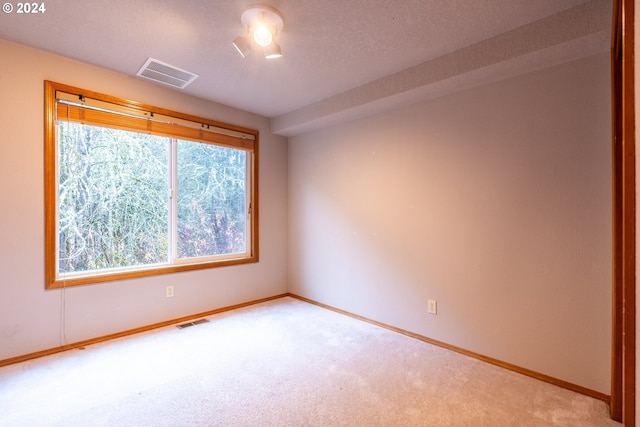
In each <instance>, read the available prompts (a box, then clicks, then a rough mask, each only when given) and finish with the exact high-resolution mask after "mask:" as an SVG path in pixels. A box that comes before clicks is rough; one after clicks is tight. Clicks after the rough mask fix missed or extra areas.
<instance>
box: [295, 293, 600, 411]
mask: <svg viewBox="0 0 640 427" xmlns="http://www.w3.org/2000/svg"><path fill="white" fill-rule="evenodd" d="M287 295H288V296H290V297H292V298H296V299H299V300H300V301H304V302H307V303H309V304H313V305H316V306H318V307H322V308H325V309H327V310H331V311H335V312H336V313H340V314H344V315H346V316H349V317H353V318H354V319H358V320H362V321H364V322H367V323H371V324H373V325H376V326H380V327H382V328H385V329H388V330H391V331H394V332H397V333H400V334H403V335H406V336H408V337H411V338H415V339H417V340H420V341H424V342H426V343H429V344H433V345H436V346H438V347H442V348H446V349H447V350H451V351H455V352H456V353H460V354H463V355H465V356H469V357H473V358H474V359H478V360H482V361H483V362H486V363H490V364H492V365H496V366H500V367H501V368H504V369H508V370H509V371H513V372H516V373H518V374H522V375H526V376H527V377H531V378H535V379H537V380H540V381H544V382H546V383H549V384H553V385H555V386H558V387H562V388H564V389H567V390H571V391H575V392H576V393H580V394H584V395H586V396H589V397H593V398H594V399H598V400H602V401H603V402H605V403H607V404H609V403H610V400H611V397H610V396H609V395H607V394H604V393H600V392H599V391H595V390H591V389H589V388H586V387H582V386H580V385H577V384H573V383H570V382H568V381H564V380H561V379H558V378H554V377H551V376H549V375H545V374H541V373H540V372H536V371H532V370H530V369H527V368H523V367H521V366H517V365H514V364H512V363H508V362H503V361H502V360H498V359H494V358H493V357H489V356H485V355H482V354H480V353H476V352H473V351H469V350H466V349H464V348H461V347H457V346H455V345H451V344H447V343H445V342H442V341H438V340H434V339H432V338H429V337H425V336H424V335H420V334H416V333H413V332H409V331H407V330H404V329H400V328H396V327H395V326H391V325H387V324H385V323H381V322H378V321H375V320H372V319H369V318H366V317H363V316H360V315H357V314H353V313H350V312H348V311H345V310H341V309H339V308H335V307H332V306H330V305H326V304H323V303H321V302H317V301H314V300H311V299H308V298H305V297H302V296H300V295H295V294H292V293H289V294H287Z"/></svg>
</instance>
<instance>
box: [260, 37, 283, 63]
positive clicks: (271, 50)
mask: <svg viewBox="0 0 640 427" xmlns="http://www.w3.org/2000/svg"><path fill="white" fill-rule="evenodd" d="M281 56H282V50H281V49H280V45H279V44H278V43H276V41H275V40H274V41H273V42H272V43H271V44H270V45H269V46H267V47H265V48H264V57H265V58H267V59H273V58H280V57H281Z"/></svg>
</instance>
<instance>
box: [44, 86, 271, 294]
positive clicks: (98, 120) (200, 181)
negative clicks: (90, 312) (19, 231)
mask: <svg viewBox="0 0 640 427" xmlns="http://www.w3.org/2000/svg"><path fill="white" fill-rule="evenodd" d="M45 91H46V96H45V103H46V107H45V112H46V115H45V218H46V219H45V239H46V241H45V247H46V257H45V263H46V286H47V288H57V287H63V286H73V285H83V284H89V283H97V282H104V281H111V280H120V279H126V278H133V277H141V276H149V275H156V274H164V273H171V272H177V271H184V270H192V269H199V268H211V267H217V266H226V265H232V264H241V263H248V262H257V261H258V253H257V248H258V237H257V236H258V234H257V231H258V221H257V207H258V206H257V199H258V198H257V179H256V177H257V164H258V158H257V144H258V132H257V131H255V130H250V129H244V128H240V127H237V126H232V125H227V124H223V123H219V122H215V121H212V120H208V119H202V118H198V117H193V116H190V115H186V114H181V113H177V112H173V111H169V110H165V109H161V108H157V107H151V106H147V105H142V104H140V103H136V102H132V101H125V100H122V99H118V98H114V97H112V96H108V95H102V94H99V93H95V92H90V91H87V90H83V89H78V88H74V87H70V86H66V85H62V84H58V83H53V82H45Z"/></svg>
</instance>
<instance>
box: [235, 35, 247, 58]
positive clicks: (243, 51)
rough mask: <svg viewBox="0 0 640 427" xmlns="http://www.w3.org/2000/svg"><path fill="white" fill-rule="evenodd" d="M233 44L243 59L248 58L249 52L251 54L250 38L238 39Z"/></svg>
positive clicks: (241, 37)
mask: <svg viewBox="0 0 640 427" xmlns="http://www.w3.org/2000/svg"><path fill="white" fill-rule="evenodd" d="M232 43H233V46H234V47H235V48H236V50H237V51H238V53H239V54H240V55H241V56H242V57H243V58H246V57H247V55H248V54H249V52H251V41H250V40H249V37H248V36H240V37H236V38H235V40H234V41H233V42H232Z"/></svg>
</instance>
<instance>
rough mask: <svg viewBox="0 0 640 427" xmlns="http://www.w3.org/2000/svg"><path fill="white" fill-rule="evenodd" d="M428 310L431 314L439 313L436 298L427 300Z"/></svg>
mask: <svg viewBox="0 0 640 427" xmlns="http://www.w3.org/2000/svg"><path fill="white" fill-rule="evenodd" d="M427 312H428V313H429V314H438V302H437V301H436V300H434V299H428V300H427Z"/></svg>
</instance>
